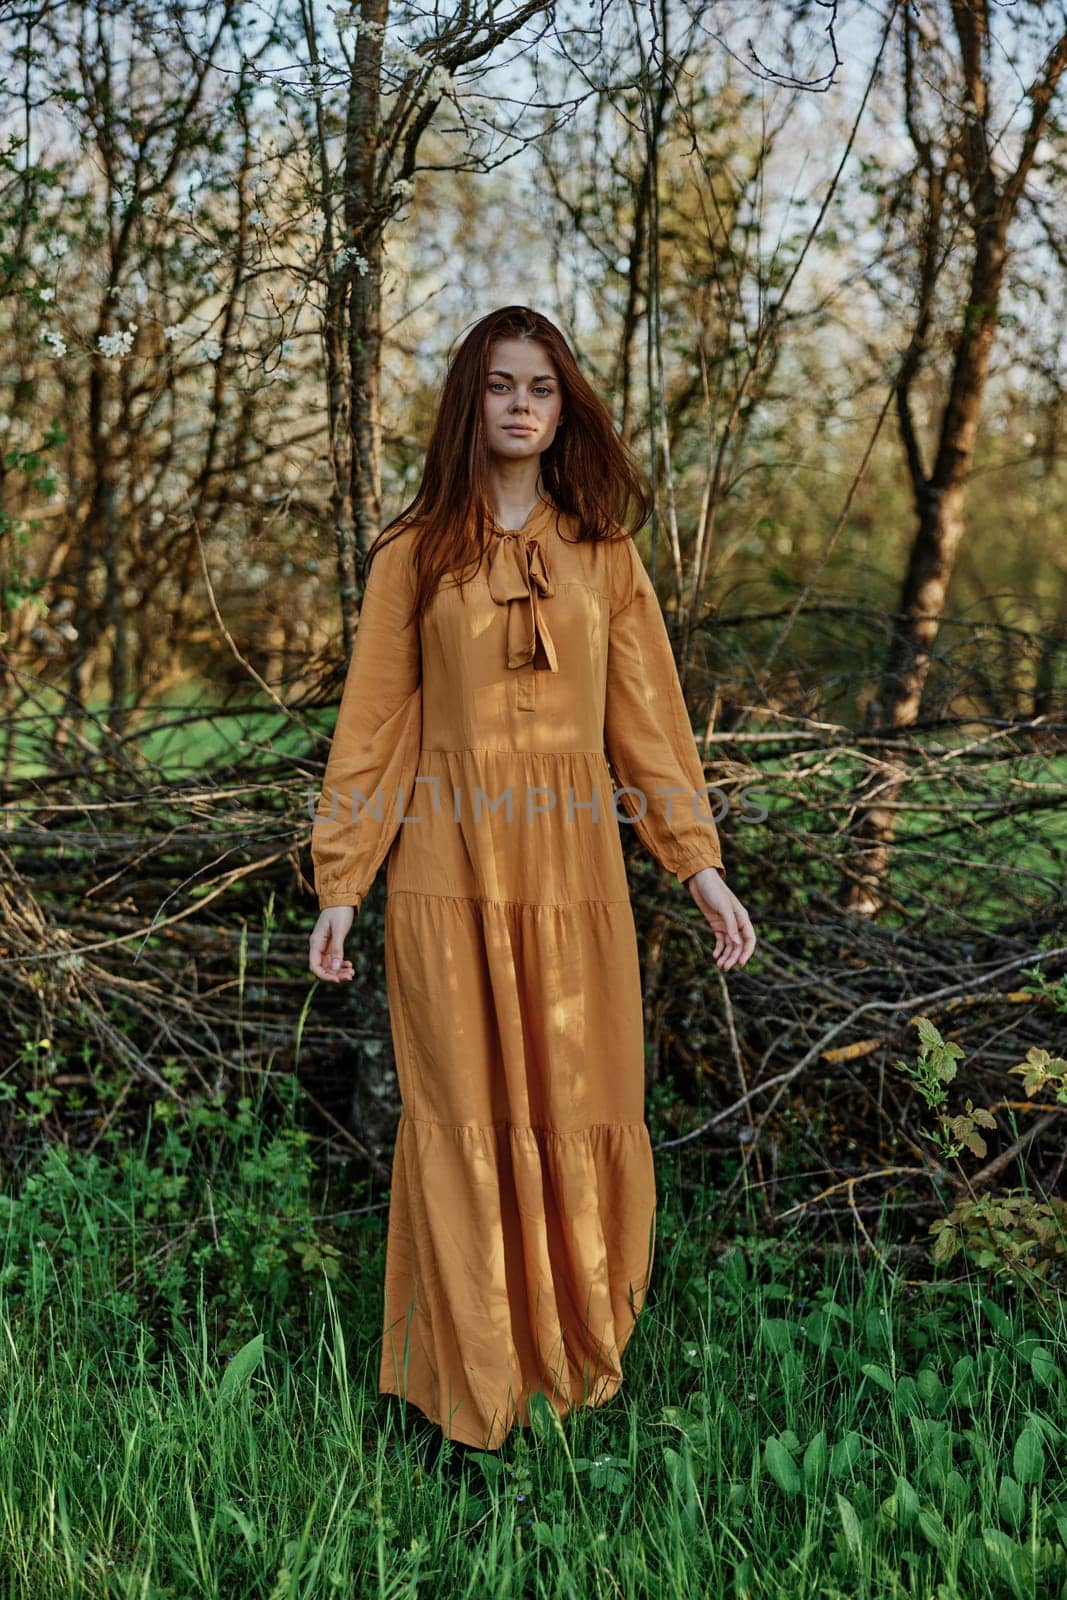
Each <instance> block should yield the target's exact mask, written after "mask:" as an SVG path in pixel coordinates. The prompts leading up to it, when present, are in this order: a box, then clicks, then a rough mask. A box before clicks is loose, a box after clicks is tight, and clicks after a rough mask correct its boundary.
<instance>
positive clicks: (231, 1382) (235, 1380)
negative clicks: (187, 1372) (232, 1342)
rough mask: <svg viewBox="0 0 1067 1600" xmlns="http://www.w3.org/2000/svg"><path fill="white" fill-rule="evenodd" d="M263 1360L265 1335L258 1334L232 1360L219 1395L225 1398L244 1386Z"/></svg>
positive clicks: (220, 1386) (223, 1375)
mask: <svg viewBox="0 0 1067 1600" xmlns="http://www.w3.org/2000/svg"><path fill="white" fill-rule="evenodd" d="M262 1359H263V1335H262V1334H261V1333H257V1334H256V1336H255V1338H254V1339H249V1341H248V1343H247V1344H243V1345H242V1346H241V1348H240V1350H238V1352H237V1354H236V1355H235V1356H234V1357H233V1358H232V1359H231V1361H230V1362H229V1364H228V1365H227V1367H226V1370H225V1371H224V1372H223V1374H222V1382H221V1383H220V1384H219V1395H220V1397H222V1398H225V1397H226V1396H228V1395H231V1394H233V1393H234V1391H235V1390H236V1389H237V1388H239V1387H240V1386H241V1385H242V1384H244V1383H245V1382H246V1381H247V1380H248V1379H249V1378H250V1377H251V1376H252V1374H253V1372H255V1370H256V1368H257V1367H258V1366H259V1364H260V1362H261V1361H262Z"/></svg>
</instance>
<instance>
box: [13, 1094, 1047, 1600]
mask: <svg viewBox="0 0 1067 1600" xmlns="http://www.w3.org/2000/svg"><path fill="white" fill-rule="evenodd" d="M290 1090H291V1091H292V1092H291V1093H290V1092H289V1091H290ZM286 1100H287V1103H288V1104H289V1105H290V1107H291V1109H292V1108H295V1104H296V1093H295V1089H292V1086H291V1085H288V1086H287V1093H286ZM201 1109H202V1110H203V1113H204V1115H203V1117H202V1119H201V1127H200V1128H199V1129H198V1130H195V1131H191V1127H190V1120H189V1118H188V1117H187V1116H186V1115H182V1114H178V1113H175V1112H174V1111H173V1109H172V1110H171V1112H170V1113H169V1114H167V1115H163V1113H162V1111H161V1113H160V1120H159V1123H158V1125H157V1126H156V1129H155V1134H154V1144H153V1148H152V1149H151V1150H149V1149H148V1147H147V1146H146V1147H145V1148H144V1149H143V1150H141V1151H137V1150H134V1149H131V1148H127V1147H124V1146H122V1145H120V1144H115V1145H114V1147H113V1148H108V1149H106V1150H105V1149H104V1148H103V1147H101V1148H100V1149H98V1150H97V1151H96V1152H94V1153H93V1154H91V1155H90V1154H88V1153H84V1152H80V1151H79V1150H77V1149H72V1148H61V1147H52V1148H51V1149H49V1150H47V1151H44V1152H42V1154H41V1155H40V1156H39V1157H38V1158H36V1160H35V1162H34V1164H33V1165H32V1167H29V1166H28V1167H27V1168H26V1169H25V1170H24V1171H23V1172H22V1173H21V1174H20V1175H19V1176H18V1178H17V1180H16V1179H15V1178H14V1177H12V1179H11V1180H10V1181H9V1183H8V1187H7V1194H6V1196H4V1197H3V1210H2V1216H3V1219H4V1227H3V1229H2V1235H3V1253H2V1264H0V1363H2V1371H0V1380H2V1385H3V1398H4V1414H5V1415H4V1423H5V1427H4V1443H3V1447H2V1451H0V1595H3V1596H10V1597H11V1600H15V1597H16V1596H17V1597H18V1600H25V1597H32V1600H53V1597H59V1596H63V1597H67V1596H72V1597H73V1596H88V1595H92V1596H107V1597H120V1596H121V1597H124V1600H126V1597H128V1600H133V1597H134V1596H136V1597H138V1600H158V1597H163V1596H168V1597H175V1600H177V1597H181V1600H191V1597H194V1596H195V1597H200V1596H205V1597H206V1596H211V1597H216V1596H217V1597H220V1600H231V1597H235V1596H240V1597H241V1600H250V1597H253V1596H262V1597H264V1600H283V1597H290V1596H292V1597H296V1596H299V1597H301V1600H311V1597H318V1596H323V1597H326V1596H336V1595H344V1596H346V1597H352V1596H360V1597H362V1596H370V1597H375V1600H400V1597H408V1596H410V1597H415V1596H422V1595H431V1596H433V1597H435V1600H450V1597H453V1596H455V1597H462V1600H468V1597H469V1600H475V1597H478V1600H480V1597H483V1596H493V1597H499V1600H504V1597H515V1600H542V1597H543V1600H548V1597H553V1600H555V1597H573V1600H592V1597H600V1596H603V1597H605V1600H607V1597H615V1600H618V1597H620V1596H624V1597H627V1600H629V1597H638V1596H641V1597H644V1596H648V1597H650V1600H653V1597H654V1600H668V1597H670V1600H683V1597H684V1600H694V1597H703V1596H720V1595H721V1596H730V1597H743V1596H746V1595H747V1596H789V1597H791V1600H792V1597H796V1600H816V1597H825V1600H837V1597H843V1596H869V1597H871V1600H889V1597H895V1596H900V1597H901V1600H903V1597H904V1596H908V1597H909V1600H924V1597H929V1600H954V1597H957V1596H958V1597H959V1600H974V1597H976V1596H982V1597H987V1596H988V1597H991V1600H996V1597H998V1596H1001V1595H1003V1596H1009V1597H1022V1596H1026V1597H1033V1600H1037V1597H1044V1596H1062V1595H1064V1594H1065V1593H1067V1475H1065V1467H1067V1448H1065V1440H1064V1423H1065V1418H1067V1404H1065V1402H1067V1373H1065V1369H1067V1319H1065V1318H1064V1316H1063V1315H1062V1313H1060V1314H1058V1315H1055V1316H1053V1317H1051V1318H1048V1317H1045V1316H1043V1315H1041V1314H1039V1311H1038V1308H1037V1307H1036V1306H1035V1304H1034V1303H1032V1302H1029V1303H1024V1302H1023V1301H1022V1300H1021V1299H1020V1301H1019V1303H1015V1294H1014V1293H1013V1291H1012V1290H1010V1289H1000V1290H999V1291H996V1292H994V1291H992V1290H991V1289H990V1288H989V1286H988V1285H986V1284H984V1283H983V1282H981V1281H979V1280H974V1281H972V1282H954V1281H950V1280H948V1279H945V1280H942V1281H939V1280H935V1281H933V1282H931V1283H925V1284H924V1283H920V1282H909V1281H908V1280H907V1279H906V1278H905V1277H903V1276H901V1275H899V1274H897V1273H894V1272H892V1271H891V1270H888V1269H885V1268H882V1267H879V1266H877V1265H872V1266H869V1267H866V1266H863V1265H861V1264H860V1263H859V1261H858V1260H857V1258H855V1257H854V1256H853V1255H851V1254H850V1253H848V1252H846V1253H844V1254H843V1255H840V1256H836V1257H833V1258H832V1259H833V1262H834V1264H833V1265H832V1266H831V1267H829V1268H826V1267H824V1266H821V1265H819V1263H818V1262H817V1261H814V1260H812V1259H811V1258H810V1257H809V1258H806V1257H805V1255H804V1253H803V1252H802V1250H801V1248H800V1245H801V1243H802V1236H801V1235H796V1236H794V1237H793V1238H789V1237H785V1238H781V1239H776V1240H769V1239H765V1238H764V1239H760V1238H758V1237H757V1236H755V1235H754V1234H753V1235H751V1236H746V1237H743V1238H739V1239H736V1240H734V1241H732V1242H728V1241H725V1240H722V1239H719V1238H716V1237H715V1236H714V1234H713V1232H711V1231H709V1228H710V1225H709V1224H704V1225H703V1230H702V1231H701V1230H698V1229H697V1228H695V1227H687V1226H686V1225H685V1224H684V1222H683V1221H682V1218H681V1216H680V1214H679V1211H678V1207H677V1205H676V1200H675V1196H674V1193H673V1190H672V1188H671V1183H672V1175H671V1173H670V1172H669V1171H667V1170H664V1171H663V1172H661V1188H660V1193H661V1211H660V1222H659V1238H658V1244H657V1257H656V1264H655V1271H654V1290H653V1293H652V1295H651V1296H650V1299H649V1301H648V1303H647V1305H646V1307H645V1310H644V1312H643V1313H642V1315H641V1318H640V1319H639V1322H638V1325H637V1329H636V1330H635V1333H634V1335H633V1339H632V1341H631V1344H630V1346H629V1348H628V1350H627V1353H626V1357H625V1362H624V1365H625V1370H626V1383H625V1386H624V1388H623V1390H622V1391H621V1392H620V1394H619V1395H618V1396H616V1397H615V1399H614V1400H613V1401H611V1402H610V1403H609V1404H608V1405H607V1406H605V1407H603V1408H602V1409H599V1410H585V1411H576V1412H572V1413H571V1415H570V1416H569V1417H567V1418H566V1419H565V1420H564V1422H563V1424H562V1426H561V1427H557V1426H556V1424H555V1421H554V1418H553V1417H552V1414H551V1413H550V1412H549V1410H548V1408H547V1406H544V1407H535V1410H536V1415H535V1421H534V1426H533V1427H532V1428H531V1429H529V1430H514V1431H513V1432H512V1434H511V1435H510V1437H509V1439H508V1441H507V1443H506V1446H505V1448H504V1450H503V1451H501V1452H499V1453H496V1454H485V1453H478V1452H475V1453H473V1454H472V1455H470V1456H468V1457H467V1458H466V1462H465V1466H464V1472H463V1479H464V1481H463V1482H462V1483H456V1482H453V1480H452V1479H451V1478H450V1477H449V1476H448V1475H447V1473H445V1472H443V1471H442V1468H441V1467H440V1466H438V1467H435V1468H433V1469H431V1470H429V1471H426V1470H424V1469H423V1468H422V1467H420V1466H419V1465H418V1461H417V1458H416V1456H415V1454H414V1452H413V1449H412V1447H411V1444H410V1442H409V1441H406V1440H405V1438H404V1437H403V1436H402V1434H401V1433H400V1431H399V1424H398V1419H397V1414H396V1412H395V1411H394V1409H393V1408H387V1405H386V1403H385V1402H384V1401H383V1400H382V1399H381V1398H380V1397H379V1396H378V1395H377V1393H376V1374H377V1354H378V1345H377V1339H378V1317H379V1314H380V1290H381V1269H382V1251H383V1242H384V1234H383V1229H384V1221H385V1211H384V1208H382V1207H381V1205H380V1202H381V1195H380V1194H379V1195H377V1196H375V1195H372V1194H368V1195H367V1196H366V1197H365V1198H364V1200H362V1201H357V1202H355V1206H356V1214H354V1215H350V1216H348V1217H347V1218H346V1217H344V1216H341V1217H338V1216H336V1215H335V1216H333V1218H332V1220H330V1221H328V1222H323V1221H322V1219H321V1218H320V1217H317V1216H316V1214H315V1213H314V1211H313V1209H312V1208H311V1200H310V1195H311V1183H312V1179H313V1177H314V1171H313V1167H312V1165H311V1158H310V1155H309V1152H308V1145H307V1140H306V1136H305V1135H304V1134H303V1133H302V1131H301V1130H300V1129H299V1127H298V1126H297V1125H296V1124H295V1122H294V1121H293V1120H292V1116H291V1114H290V1112H287V1113H286V1115H285V1116H284V1117H283V1118H282V1119H281V1122H280V1125H277V1126H275V1127H274V1128H272V1129H268V1128H267V1127H265V1126H264V1125H263V1123H262V1122H261V1120H260V1118H259V1115H258V1111H257V1108H256V1107H255V1106H253V1105H251V1104H250V1103H249V1102H248V1101H245V1102H243V1103H242V1105H241V1106H240V1107H239V1108H238V1111H237V1112H236V1113H235V1114H234V1115H233V1116H232V1117H231V1116H230V1115H229V1114H228V1113H223V1112H221V1111H220V1110H218V1109H217V1108H215V1109H214V1110H212V1109H211V1108H210V1107H209V1106H204V1107H202V1108H201ZM292 1115H295V1111H292ZM192 1121H193V1122H194V1123H195V1121H196V1118H195V1117H194V1118H193V1119H192ZM220 1150H221V1151H222V1152H223V1157H222V1158H220ZM209 1178H210V1188H209V1186H208V1179H209ZM700 1199H701V1201H702V1204H701V1205H700V1206H699V1207H697V1208H696V1209H697V1210H699V1211H701V1212H703V1213H704V1214H705V1215H707V1214H708V1213H709V1212H710V1214H711V1215H714V1200H715V1197H714V1195H713V1194H705V1195H703V1196H701V1197H700ZM335 1203H336V1202H335ZM345 1203H346V1204H348V1205H349V1206H351V1205H353V1202H352V1201H351V1200H348V1201H347V1202H345ZM368 1204H371V1205H374V1204H377V1205H378V1209H376V1210H375V1209H371V1210H367V1209H366V1206H367V1205H368ZM327 1241H332V1243H333V1244H334V1245H335V1246H336V1247H337V1248H338V1249H339V1252H340V1253H339V1255H338V1256H336V1257H335V1256H332V1255H331V1254H330V1251H329V1248H328V1245H327ZM324 1263H325V1266H324Z"/></svg>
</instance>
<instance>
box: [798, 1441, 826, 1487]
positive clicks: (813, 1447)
mask: <svg viewBox="0 0 1067 1600" xmlns="http://www.w3.org/2000/svg"><path fill="white" fill-rule="evenodd" d="M803 1470H804V1482H805V1483H806V1484H809V1485H810V1484H814V1483H817V1482H818V1481H819V1479H820V1478H821V1477H822V1475H823V1473H824V1472H825V1471H826V1434H825V1432H824V1430H823V1429H822V1428H820V1429H819V1431H818V1433H817V1434H816V1435H815V1437H814V1439H811V1440H810V1441H809V1442H808V1447H807V1449H806V1450H805V1451H804V1461H803Z"/></svg>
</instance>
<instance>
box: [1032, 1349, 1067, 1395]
mask: <svg viewBox="0 0 1067 1600" xmlns="http://www.w3.org/2000/svg"><path fill="white" fill-rule="evenodd" d="M1030 1371H1031V1372H1032V1373H1033V1375H1034V1377H1035V1379H1036V1380H1037V1382H1038V1383H1043V1384H1044V1385H1045V1386H1046V1388H1049V1389H1051V1388H1053V1387H1054V1386H1055V1384H1057V1383H1058V1382H1059V1380H1060V1379H1061V1378H1062V1377H1063V1373H1062V1372H1061V1371H1060V1369H1059V1367H1058V1366H1057V1365H1056V1362H1055V1360H1054V1359H1053V1355H1052V1351H1051V1350H1049V1348H1048V1347H1047V1345H1043V1344H1039V1345H1037V1346H1036V1347H1035V1349H1034V1350H1033V1351H1032V1352H1031V1355H1030Z"/></svg>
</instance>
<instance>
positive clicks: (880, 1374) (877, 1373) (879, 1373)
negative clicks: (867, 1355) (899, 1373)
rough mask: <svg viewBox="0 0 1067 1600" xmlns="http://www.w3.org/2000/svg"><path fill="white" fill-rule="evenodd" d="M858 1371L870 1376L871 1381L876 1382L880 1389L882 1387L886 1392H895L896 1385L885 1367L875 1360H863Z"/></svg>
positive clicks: (866, 1376) (867, 1376)
mask: <svg viewBox="0 0 1067 1600" xmlns="http://www.w3.org/2000/svg"><path fill="white" fill-rule="evenodd" d="M860 1371H861V1372H862V1373H863V1376H864V1377H865V1378H870V1380H871V1382H872V1383H876V1384H877V1385H878V1387H879V1388H880V1389H884V1390H885V1392H886V1394H896V1385H895V1384H894V1382H893V1380H892V1378H891V1377H890V1376H889V1374H888V1372H887V1371H886V1370H885V1368H884V1367H880V1366H879V1365H878V1363H877V1362H876V1361H865V1362H864V1363H863V1365H862V1366H861V1367H860Z"/></svg>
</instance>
